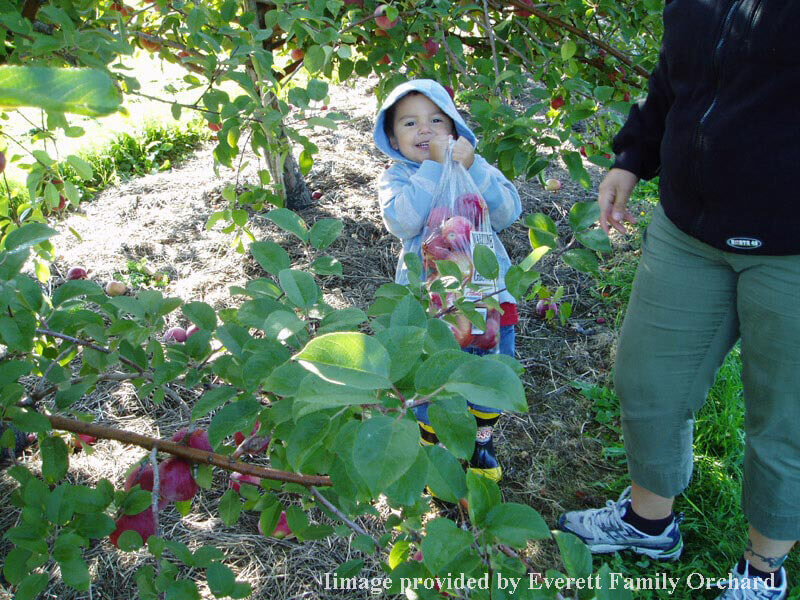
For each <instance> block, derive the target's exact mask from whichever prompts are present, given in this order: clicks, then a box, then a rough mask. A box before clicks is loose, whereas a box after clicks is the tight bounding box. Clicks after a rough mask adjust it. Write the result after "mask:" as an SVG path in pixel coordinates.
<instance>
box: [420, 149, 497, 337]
mask: <svg viewBox="0 0 800 600" xmlns="http://www.w3.org/2000/svg"><path fill="white" fill-rule="evenodd" d="M452 146H453V141H452V140H451V142H450V147H449V148H448V150H447V153H446V155H445V162H444V165H443V168H442V175H441V178H440V180H439V183H438V186H437V188H436V191H435V192H434V196H433V201H432V204H431V210H430V212H429V213H428V219H427V221H426V223H425V227H424V228H423V230H422V240H423V241H422V266H423V275H424V277H425V281H426V284H427V286H428V289H429V291H430V290H431V288H432V286H433V283H434V282H435V281H437V280H443V275H442V274H441V273H439V267H438V266H437V261H441V260H449V261H452V262H453V263H455V264H456V265H457V266H458V269H459V270H460V271H461V282H460V284H461V285H460V286H457V287H454V286H452V278H451V279H450V281H449V282H447V283H449V284H451V285H447V291H446V292H445V293H441V292H440V291H437V292H431V293H430V298H431V303H430V310H431V312H432V313H433V314H435V315H440V316H443V315H444V313H445V311H446V309H448V308H449V307H451V306H453V305H454V303H455V302H456V301H457V300H458V299H459V298H461V297H462V296H464V297H465V298H466V300H470V301H472V302H475V303H476V309H477V310H478V312H480V313H481V314H483V316H484V317H485V319H486V327H485V329H480V328H478V327H477V326H475V325H474V324H473V323H472V322H471V321H470V320H469V319H468V318H467V317H466V315H465V314H464V313H463V312H462V311H455V313H456V316H455V323H449V322H448V324H449V325H450V328H451V329H452V330H453V334H454V335H455V337H456V340H457V341H458V343H459V345H460V346H461V347H462V348H468V347H472V348H477V349H480V350H483V351H490V352H497V351H498V350H499V349H498V342H499V340H500V312H499V311H497V310H495V309H489V308H487V307H486V306H485V305H482V304H481V303H480V299H481V298H482V297H484V296H487V295H491V294H494V293H495V292H497V285H496V283H497V282H496V281H495V280H491V279H486V278H485V277H483V276H482V275H481V274H480V273H478V272H477V270H476V269H475V265H474V261H473V252H474V250H475V246H476V245H477V244H482V245H484V246H486V247H488V248H489V249H490V250H491V251H492V252H495V248H494V234H493V231H492V224H491V222H490V220H489V209H488V207H487V206H486V201H485V200H484V199H483V197H482V196H481V194H480V192H479V191H478V188H477V186H476V185H475V182H474V181H473V180H472V177H471V176H470V174H469V173H468V172H467V170H466V169H465V168H464V167H463V166H462V165H461V163H459V162H455V161H453V160H452V159H451V152H452ZM437 287H438V286H437ZM438 289H439V290H441V287H438Z"/></svg>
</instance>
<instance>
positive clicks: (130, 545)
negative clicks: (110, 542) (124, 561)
mask: <svg viewBox="0 0 800 600" xmlns="http://www.w3.org/2000/svg"><path fill="white" fill-rule="evenodd" d="M143 545H144V541H143V540H142V536H141V535H140V534H139V532H138V531H134V530H133V529H128V530H127V531H123V532H122V534H120V536H119V538H118V539H117V546H118V547H119V549H120V550H122V551H123V552H133V551H134V550H138V549H139V548H141V547H142V546H143Z"/></svg>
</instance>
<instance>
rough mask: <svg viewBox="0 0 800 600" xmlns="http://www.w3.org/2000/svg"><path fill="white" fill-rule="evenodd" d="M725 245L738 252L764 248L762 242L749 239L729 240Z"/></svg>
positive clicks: (735, 238) (734, 238)
mask: <svg viewBox="0 0 800 600" xmlns="http://www.w3.org/2000/svg"><path fill="white" fill-rule="evenodd" d="M725 243H726V244H728V246H730V247H731V248H736V249H737V250H755V249H756V248H760V247H761V246H762V242H761V240H757V239H756V238H749V237H733V238H728V239H727V240H725Z"/></svg>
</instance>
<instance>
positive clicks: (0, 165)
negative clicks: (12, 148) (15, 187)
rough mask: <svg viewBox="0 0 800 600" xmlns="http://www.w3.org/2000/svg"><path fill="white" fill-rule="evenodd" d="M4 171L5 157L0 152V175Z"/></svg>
mask: <svg viewBox="0 0 800 600" xmlns="http://www.w3.org/2000/svg"><path fill="white" fill-rule="evenodd" d="M5 170H6V155H5V153H3V152H2V151H0V173H2V172H3V171H5Z"/></svg>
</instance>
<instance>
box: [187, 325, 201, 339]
mask: <svg viewBox="0 0 800 600" xmlns="http://www.w3.org/2000/svg"><path fill="white" fill-rule="evenodd" d="M198 331H200V328H199V327H198V326H197V325H195V324H194V323H192V324H191V325H189V327H187V328H186V339H187V340H188V339H189V338H190V337H192V336H193V335H194V334H195V333H197V332H198Z"/></svg>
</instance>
